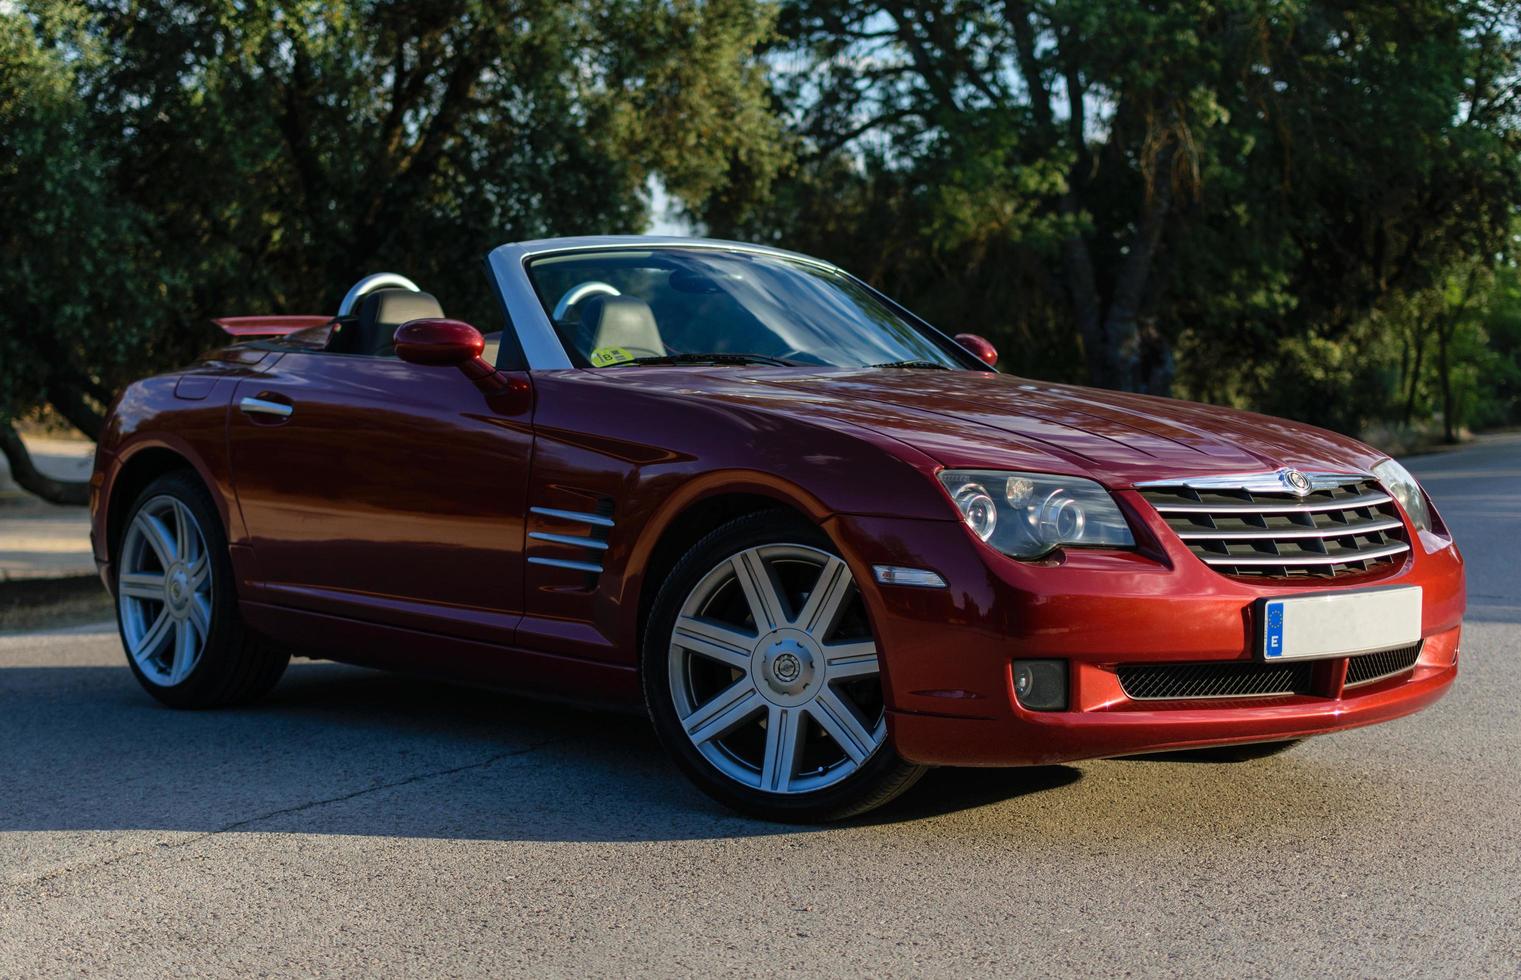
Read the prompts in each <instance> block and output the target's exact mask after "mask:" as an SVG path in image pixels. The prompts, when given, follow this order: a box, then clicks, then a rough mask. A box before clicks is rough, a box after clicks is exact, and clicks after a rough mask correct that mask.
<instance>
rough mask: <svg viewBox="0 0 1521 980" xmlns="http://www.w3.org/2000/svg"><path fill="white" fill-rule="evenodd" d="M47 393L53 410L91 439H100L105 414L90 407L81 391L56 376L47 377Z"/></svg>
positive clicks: (96, 440) (95, 440)
mask: <svg viewBox="0 0 1521 980" xmlns="http://www.w3.org/2000/svg"><path fill="white" fill-rule="evenodd" d="M47 393H48V404H49V405H51V406H52V407H53V410H54V411H56V412H57V413H58V414H59V415H61V416H63V417H64V418H65V419H67V420H68V422H69V424H70V425H72V426H73V427H74V428H76V429H78V430H79V431H80V432H83V433H84V434H85V435H87V436H89V437H90V439H91V441H93V442H99V441H100V430H101V427H102V426H104V425H105V424H106V419H105V416H103V415H102V414H101V413H100V412H97V411H96V410H95V409H94V408H93V407H91V405H90V403H89V402H87V401H86V400H85V396H84V393H83V392H82V391H80V390H79V389H78V388H75V387H74V386H72V385H70V384H67V383H65V382H62V381H60V380H58V379H57V378H49V379H48V389H47Z"/></svg>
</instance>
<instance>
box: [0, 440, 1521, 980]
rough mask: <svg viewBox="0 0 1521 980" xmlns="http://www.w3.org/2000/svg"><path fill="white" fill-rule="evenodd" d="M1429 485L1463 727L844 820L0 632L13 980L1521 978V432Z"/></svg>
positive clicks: (432, 716) (1124, 769)
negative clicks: (258, 696)
mask: <svg viewBox="0 0 1521 980" xmlns="http://www.w3.org/2000/svg"><path fill="white" fill-rule="evenodd" d="M1413 468H1414V469H1416V470H1417V471H1418V473H1419V474H1420V475H1421V476H1422V477H1423V478H1425V480H1426V481H1427V485H1428V487H1429V488H1430V489H1431V492H1432V494H1433V496H1434V497H1435V498H1436V499H1437V501H1438V503H1439V505H1440V506H1441V508H1442V511H1443V513H1444V514H1445V516H1446V517H1447V518H1448V520H1449V521H1450V523H1451V524H1452V525H1453V527H1454V528H1455V529H1456V532H1457V534H1458V535H1459V539H1460V541H1461V543H1462V545H1463V548H1464V550H1465V552H1466V553H1467V555H1468V558H1469V561H1470V565H1469V569H1470V572H1471V575H1470V579H1469V589H1470V616H1469V621H1468V626H1467V629H1466V631H1465V634H1464V639H1463V660H1462V666H1463V672H1462V676H1461V678H1460V679H1459V683H1458V686H1457V687H1456V688H1455V689H1454V691H1453V692H1452V693H1451V694H1450V695H1449V696H1448V697H1447V698H1446V699H1445V700H1444V701H1442V702H1441V703H1439V704H1438V705H1436V706H1435V707H1434V708H1432V709H1430V710H1428V711H1426V712H1424V713H1422V714H1420V715H1416V716H1414V717H1412V718H1407V719H1404V720H1402V721H1398V722H1394V723H1392V724H1389V725H1385V726H1381V727H1376V728H1371V729H1363V730H1360V731H1355V732H1349V733H1345V734H1341V735H1333V736H1328V737H1324V738H1321V739H1317V740H1312V741H1311V742H1308V743H1306V744H1304V745H1301V746H1299V747H1298V748H1297V749H1295V750H1293V751H1291V752H1289V753H1287V754H1285V755H1282V756H1279V757H1275V758H1270V759H1265V760H1259V761H1255V762H1247V763H1236V764H1211V763H1202V762H1198V761H1184V760H1178V759H1171V760H1163V761H1158V760H1128V761H1120V760H1116V761H1105V762H1093V763H1086V764H1082V765H1075V766H1060V767H1052V768H1043V769H1031V770H994V771H956V770H942V771H938V772H935V773H932V774H931V775H930V776H929V777H928V778H926V780H925V781H924V782H923V783H921V784H920V785H919V787H918V788H917V790H916V791H915V792H914V793H913V794H912V795H911V796H910V797H908V798H907V799H906V800H905V801H902V802H901V803H900V805H898V806H896V807H894V808H892V809H890V810H888V811H886V812H884V813H882V814H880V815H879V816H877V817H876V818H875V819H872V820H870V821H868V822H865V823H857V824H853V825H849V826H837V827H828V828H819V829H795V828H785V827H779V826H773V825H768V824H762V823H755V822H751V821H747V820H743V819H740V818H737V817H734V816H731V815H729V814H728V813H726V812H724V811H722V810H720V809H718V808H716V807H715V806H713V805H712V804H710V803H708V802H707V800H706V798H704V797H702V796H700V795H699V794H697V793H696V792H695V791H694V790H692V789H689V788H688V786H687V785H686V783H685V782H684V781H683V780H682V779H681V777H680V776H679V775H678V774H677V773H676V772H675V771H674V770H673V769H672V767H671V766H670V765H668V764H667V763H666V762H665V760H664V759H663V758H662V757H661V755H660V753H659V751H658V750H657V747H656V745H655V743H654V739H653V737H652V736H651V734H650V732H649V731H648V730H647V728H646V726H645V725H644V724H643V723H642V722H640V721H639V720H637V719H632V718H622V717H610V716H602V715H596V714H582V713H577V712H573V711H569V710H566V709H562V708H557V707H548V706H543V705H537V704H532V703H528V702H523V701H519V700H515V699H511V698H507V697H503V696H500V695H495V694H483V693H476V692H471V691H465V690H459V689H455V688H451V687H446V686H441V685H430V684H422V683H418V682H416V681H412V680H405V679H398V678H394V677H390V676H386V675H381V674H374V673H368V672H364V671H360V670H355V669H349V668H345V667H338V666H334V665H330V664H320V663H305V662H301V663H298V664H297V665H295V666H293V668H292V669H291V671H290V673H289V674H288V675H287V677H286V679H285V681H284V682H283V683H282V684H281V686H280V688H279V689H278V690H277V692H276V693H275V695H274V696H273V697H272V698H271V699H270V700H269V701H268V702H267V703H265V704H263V705H260V706H258V707H256V708H252V709H247V710H239V711H228V712H218V713H177V712H173V711H169V710H166V709H162V708H159V707H156V706H155V705H154V704H153V703H152V702H150V701H149V700H148V699H147V698H146V697H145V696H144V695H142V694H141V693H140V692H139V690H138V689H137V686H136V684H135V682H134V681H133V680H132V678H131V676H130V675H129V674H128V672H127V670H126V668H125V666H124V665H123V663H122V657H121V653H120V651H119V649H118V647H117V641H116V638H115V636H114V634H106V633H103V632H100V631H96V632H85V633H76V634H70V635H59V634H53V635H47V636H40V635H33V636H25V637H10V638H0V976H4V977H19V976H29V975H43V974H55V973H59V972H68V973H95V974H102V973H109V974H123V973H145V974H146V973H151V974H155V975H184V974H204V973H210V974H250V973H296V974H314V975H315V974H339V973H341V974H372V975H380V974H384V975H387V976H394V975H418V974H447V975H475V974H491V975H503V974H526V973H533V974H557V975H568V974H576V975H623V974H628V973H632V972H636V971H640V972H650V973H659V974H682V975H686V974H698V973H710V972H716V971H723V972H725V973H730V972H732V973H742V974H754V973H770V972H782V971H787V972H790V973H798V974H869V975H876V976H885V975H900V976H901V975H919V974H951V973H955V974H965V973H969V972H972V971H978V972H994V971H997V972H999V973H1028V974H1034V973H1041V974H1046V973H1063V974H1066V973H1077V974H1102V975H1106V976H1111V975H1123V974H1138V975H1152V974H1201V973H1208V974H1218V975H1232V976H1255V975H1268V974H1295V975H1303V974H1309V973H1311V972H1315V973H1328V974H1333V975H1357V976H1370V977H1371V976H1380V977H1383V976H1401V975H1461V976H1474V975H1497V976H1512V977H1514V976H1517V975H1518V973H1521V710H1518V703H1521V575H1518V574H1517V562H1516V558H1515V555H1516V552H1517V551H1518V550H1521V439H1516V438H1511V439H1501V440H1494V441H1488V442H1485V443H1483V444H1481V445H1479V446H1476V447H1471V448H1468V449H1465V450H1462V451H1460V452H1455V453H1450V454H1443V455H1437V456H1430V457H1426V458H1424V459H1421V460H1418V461H1417V465H1416V466H1414V467H1413Z"/></svg>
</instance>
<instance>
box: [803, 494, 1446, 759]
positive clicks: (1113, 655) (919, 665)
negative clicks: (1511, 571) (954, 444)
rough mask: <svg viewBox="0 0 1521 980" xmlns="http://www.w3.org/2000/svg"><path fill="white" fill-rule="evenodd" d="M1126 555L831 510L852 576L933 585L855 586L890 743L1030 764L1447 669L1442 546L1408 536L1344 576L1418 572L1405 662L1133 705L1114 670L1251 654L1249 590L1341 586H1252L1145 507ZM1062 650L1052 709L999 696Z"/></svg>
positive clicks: (1223, 729)
mask: <svg viewBox="0 0 1521 980" xmlns="http://www.w3.org/2000/svg"><path fill="white" fill-rule="evenodd" d="M1121 503H1122V505H1127V504H1128V506H1127V509H1128V510H1130V511H1131V517H1132V519H1133V520H1134V521H1135V522H1136V523H1138V524H1141V525H1144V526H1145V528H1146V530H1147V531H1149V532H1150V533H1149V534H1148V535H1147V537H1149V538H1150V541H1149V542H1143V543H1142V546H1141V548H1140V549H1139V550H1137V551H1133V552H1099V551H1079V550H1068V551H1066V552H1065V553H1058V554H1057V555H1056V556H1055V557H1053V558H1052V559H1050V560H1048V561H1042V562H1018V561H1015V560H1013V559H1006V558H1004V557H1003V556H1000V555H997V554H994V553H991V552H989V551H988V549H986V548H985V547H983V546H982V545H981V544H980V543H979V542H977V541H976V540H975V539H974V538H973V537H972V536H971V535H970V533H968V532H967V531H966V530H965V528H964V527H963V526H962V525H961V524H960V523H959V522H955V521H946V522H941V521H916V520H904V519H898V518H883V517H858V516H840V517H836V518H834V519H832V521H831V522H830V530H831V532H832V533H833V534H834V536H835V538H836V540H837V541H838V542H839V543H840V544H841V546H842V548H843V550H844V551H845V553H846V557H847V559H849V560H850V561H852V563H853V564H855V565H856V568H855V572H856V575H857V578H858V580H860V581H869V580H870V574H871V573H870V569H871V566H872V565H874V564H884V565H904V566H911V567H918V568H929V569H932V570H934V571H936V572H937V573H939V574H940V575H941V577H942V578H944V579H945V581H946V582H947V585H948V587H947V588H945V589H925V588H912V587H902V586H899V587H892V586H876V587H872V588H867V589H864V590H863V594H864V596H865V599H866V603H867V609H868V612H869V614H870V615H871V618H872V623H873V626H874V627H875V631H876V633H877V636H878V643H879V647H880V649H881V651H882V658H883V678H884V686H885V694H886V700H887V708H888V725H889V733H890V737H891V738H892V741H893V744H894V746H895V748H896V749H897V751H898V753H899V754H900V755H902V756H903V757H904V758H906V759H909V760H910V761H913V762H920V763H926V764H937V765H1033V764H1043V763H1054V762H1063V761H1072V760H1077V759H1088V758H1100V757H1105V756H1116V755H1127V754H1134V753H1140V752H1151V751H1158V750H1164V749H1178V748H1188V747H1197V746H1205V745H1225V744H1232V743H1245V742H1265V741H1276V740H1281V739H1292V738H1299V737H1302V736H1306V735H1316V734H1323V733H1326V732H1333V731H1340V730H1343V729H1347V728H1353V727H1357V726H1360V725H1369V724H1375V723H1377V722H1381V721H1388V720H1390V719H1393V718H1398V717H1400V716H1402V715H1407V714H1410V713H1412V712H1415V711H1419V710H1420V709H1421V708H1424V707H1426V706H1427V705H1429V704H1431V703H1433V702H1435V701H1436V700H1437V699H1439V698H1440V697H1441V696H1442V695H1443V694H1444V693H1446V691H1447V689H1448V687H1450V686H1451V684H1452V682H1453V679H1454V678H1455V677H1456V675H1457V657H1458V641H1459V636H1460V629H1461V623H1462V615H1463V609H1464V573H1463V560H1462V557H1461V555H1460V554H1459V553H1458V551H1457V549H1456V548H1455V547H1448V548H1443V549H1440V550H1438V551H1436V552H1434V553H1429V554H1428V553H1426V552H1425V550H1424V549H1423V547H1422V546H1421V545H1420V544H1416V545H1415V546H1414V547H1413V548H1412V551H1411V553H1410V555H1409V556H1407V559H1406V561H1405V563H1404V565H1403V566H1400V567H1396V568H1393V569H1391V570H1388V571H1386V572H1384V573H1382V574H1376V575H1372V576H1359V577H1358V578H1357V580H1356V581H1355V583H1354V582H1352V581H1351V580H1347V587H1349V588H1370V587H1377V586H1385V585H1419V586H1421V588H1422V601H1423V610H1422V635H1423V637H1424V640H1425V642H1424V645H1423V647H1422V650H1421V655H1420V659H1419V661H1418V662H1417V664H1416V666H1415V669H1414V670H1413V671H1412V672H1409V673H1405V674H1402V675H1399V676H1396V677H1393V678H1390V679H1387V680H1383V681H1378V682H1375V683H1371V684H1367V685H1362V686H1358V687H1355V688H1345V687H1344V686H1343V678H1344V677H1345V673H1346V670H1345V664H1346V660H1345V658H1340V659H1335V660H1331V661H1325V662H1323V663H1324V664H1325V667H1324V670H1323V672H1322V673H1323V677H1322V679H1321V680H1320V681H1319V682H1317V684H1316V687H1315V691H1314V693H1313V694H1304V695H1283V696H1271V697H1261V698H1236V699H1230V700H1225V701H1197V700H1196V701H1134V700H1131V699H1130V698H1128V697H1127V696H1126V695H1125V693H1124V691H1123V689H1122V688H1121V686H1120V683H1119V679H1118V676H1117V675H1116V673H1115V667H1116V666H1117V665H1120V664H1137V663H1206V662H1242V661H1248V662H1249V661H1251V660H1253V658H1254V653H1255V637H1256V625H1255V623H1254V621H1253V616H1254V612H1253V607H1254V604H1255V602H1256V600H1257V599H1259V598H1262V597H1264V596H1275V595H1292V594H1295V593H1299V592H1307V591H1325V590H1327V589H1328V588H1335V587H1340V586H1342V585H1343V580H1337V581H1336V582H1335V583H1328V582H1326V581H1324V580H1317V581H1315V582H1313V583H1307V584H1306V585H1303V586H1290V587H1284V586H1281V585H1278V586H1274V585H1265V584H1261V583H1255V582H1251V581H1246V580H1241V579H1235V578H1231V577H1228V576H1225V575H1221V574H1219V573H1218V572H1215V571H1213V570H1212V569H1210V568H1208V567H1206V566H1205V565H1204V564H1203V563H1202V562H1200V561H1199V560H1198V559H1197V558H1196V557H1194V556H1193V555H1192V554H1191V553H1190V552H1189V551H1188V550H1187V548H1186V547H1185V546H1184V545H1183V544H1182V542H1180V541H1178V540H1177V539H1176V538H1174V537H1173V536H1172V535H1171V532H1170V531H1169V530H1168V529H1167V527H1166V525H1165V524H1162V523H1161V522H1160V518H1157V517H1156V515H1155V514H1153V513H1150V512H1149V510H1148V509H1147V508H1145V507H1144V505H1139V504H1137V503H1136V502H1131V501H1126V500H1125V499H1124V495H1122V496H1121ZM1044 658H1058V659H1062V660H1065V661H1066V662H1067V663H1068V669H1069V691H1068V694H1069V702H1068V710H1066V711H1058V712H1038V711H1029V710H1027V709H1025V708H1024V707H1023V706H1021V705H1020V704H1019V702H1018V700H1017V699H1016V698H1015V697H1014V690H1013V679H1012V671H1011V664H1012V662H1013V661H1014V660H1016V659H1044Z"/></svg>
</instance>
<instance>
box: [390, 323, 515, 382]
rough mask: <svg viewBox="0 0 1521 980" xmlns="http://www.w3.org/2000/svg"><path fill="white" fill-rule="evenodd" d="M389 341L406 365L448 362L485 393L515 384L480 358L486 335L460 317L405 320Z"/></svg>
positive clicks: (442, 365)
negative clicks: (456, 318)
mask: <svg viewBox="0 0 1521 980" xmlns="http://www.w3.org/2000/svg"><path fill="white" fill-rule="evenodd" d="M392 340H393V342H394V343H395V345H396V356H397V357H399V358H401V359H402V360H403V361H406V362H407V363H408V364H426V365H429V366H431V367H447V366H449V365H451V364H452V365H453V366H455V367H457V368H459V369H460V371H461V372H463V373H464V375H465V377H467V378H469V379H470V380H471V381H474V382H475V385H476V387H477V388H480V389H481V390H482V391H484V392H486V393H487V394H501V393H503V392H509V391H513V390H516V388H517V387H518V386H517V385H515V384H514V383H513V381H512V380H511V379H510V378H508V377H507V376H506V375H504V374H503V373H502V372H500V371H498V370H497V369H496V368H494V367H492V366H491V365H490V364H487V363H486V360H485V359H484V358H483V357H481V354H482V353H483V352H484V351H485V350H486V338H485V337H483V336H481V332H480V331H479V330H477V329H475V328H474V327H472V326H471V325H470V324H468V323H466V322H464V321H463V320H440V319H437V318H428V319H422V320H408V321H407V322H406V323H403V324H402V325H401V326H399V327H397V328H396V335H395V337H393V338H392ZM524 390H527V389H526V388H525V389H524Z"/></svg>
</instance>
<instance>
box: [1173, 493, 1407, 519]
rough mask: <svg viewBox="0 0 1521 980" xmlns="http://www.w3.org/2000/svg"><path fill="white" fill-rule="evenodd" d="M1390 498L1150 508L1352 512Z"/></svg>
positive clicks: (1215, 511)
mask: <svg viewBox="0 0 1521 980" xmlns="http://www.w3.org/2000/svg"><path fill="white" fill-rule="evenodd" d="M1257 496H1268V494H1258V495H1257ZM1393 499H1394V498H1393V497H1391V496H1389V495H1388V494H1387V493H1370V494H1364V495H1362V496H1358V497H1352V498H1350V499H1348V498H1343V499H1341V500H1317V501H1314V502H1306V503H1274V504H1257V503H1241V504H1236V503H1225V502H1222V503H1218V504H1173V503H1153V504H1152V506H1153V507H1155V508H1156V509H1157V510H1158V511H1159V512H1161V513H1163V514H1314V513H1319V512H1322V511H1328V510H1355V509H1357V508H1360V507H1377V506H1379V505H1380V504H1387V503H1389V502H1390V501H1391V500H1393Z"/></svg>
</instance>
